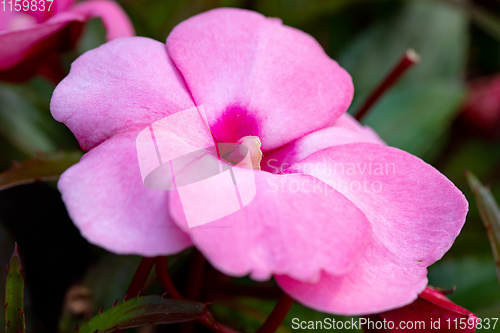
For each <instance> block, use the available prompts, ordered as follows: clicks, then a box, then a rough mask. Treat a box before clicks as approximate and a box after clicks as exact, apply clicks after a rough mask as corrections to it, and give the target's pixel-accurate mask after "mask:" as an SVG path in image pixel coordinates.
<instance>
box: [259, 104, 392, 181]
mask: <svg viewBox="0 0 500 333" xmlns="http://www.w3.org/2000/svg"><path fill="white" fill-rule="evenodd" d="M356 142H371V143H377V144H381V145H385V143H384V142H383V141H382V139H380V137H379V136H378V135H377V134H376V133H375V132H374V131H373V130H372V129H371V128H369V127H366V126H361V125H360V124H359V123H358V122H357V121H356V120H355V119H354V118H352V116H351V115H349V114H347V113H344V114H343V115H342V116H340V118H339V119H337V121H336V122H335V124H334V125H332V126H330V127H326V128H323V129H320V130H318V131H315V132H313V133H311V134H308V135H306V136H303V137H301V138H299V139H297V140H295V141H293V142H290V143H289V144H287V145H285V146H283V147H280V148H278V149H275V150H272V151H270V152H269V153H267V154H265V155H264V159H263V162H262V169H263V170H266V171H269V172H272V173H282V172H283V171H284V170H285V169H286V168H288V167H289V166H291V165H292V164H294V163H296V162H299V161H301V160H303V159H304V158H306V157H307V156H309V155H311V154H313V153H316V152H318V151H320V150H323V149H327V148H330V147H333V146H339V145H345V144H348V143H356Z"/></svg>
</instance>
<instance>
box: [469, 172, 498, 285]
mask: <svg viewBox="0 0 500 333" xmlns="http://www.w3.org/2000/svg"><path fill="white" fill-rule="evenodd" d="M466 177H467V181H468V182H469V186H470V188H471V189H472V191H473V192H474V196H475V197H476V204H477V207H478V210H479V214H480V215H481V220H482V221H483V224H484V227H485V228H486V232H487V234H488V239H489V241H490V245H491V249H492V251H493V257H494V258H495V262H496V265H497V276H498V281H499V282H500V208H499V207H498V204H497V203H496V201H495V198H494V197H493V195H492V194H491V191H490V190H489V189H488V188H486V187H484V186H483V184H481V182H480V181H479V180H478V179H477V178H476V176H474V175H473V174H472V173H471V172H466Z"/></svg>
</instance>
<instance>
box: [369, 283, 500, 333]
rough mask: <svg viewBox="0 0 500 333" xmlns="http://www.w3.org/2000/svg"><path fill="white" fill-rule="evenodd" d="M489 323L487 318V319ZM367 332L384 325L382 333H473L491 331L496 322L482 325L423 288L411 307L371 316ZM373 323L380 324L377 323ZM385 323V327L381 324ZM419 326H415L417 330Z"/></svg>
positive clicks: (469, 313)
mask: <svg viewBox="0 0 500 333" xmlns="http://www.w3.org/2000/svg"><path fill="white" fill-rule="evenodd" d="M488 320H489V319H488ZM367 321H368V324H367V325H366V326H365V329H366V332H381V330H377V325H378V327H380V325H385V328H386V330H385V331H384V332H390V333H399V332H401V333H402V332H466V333H472V332H474V331H475V330H476V326H477V327H478V328H479V327H483V326H484V327H485V328H486V325H488V326H489V327H490V328H492V326H493V325H494V324H495V322H490V323H487V322H486V321H485V322H484V323H483V326H481V324H480V323H481V321H480V320H479V319H478V318H477V317H476V316H475V315H474V314H473V313H472V312H470V311H468V310H466V309H464V308H462V307H460V306H458V305H456V304H455V303H453V302H452V301H450V300H449V299H448V298H447V297H446V296H444V295H443V294H442V293H440V292H439V291H437V290H435V289H433V288H429V287H427V288H425V290H424V291H423V292H422V293H421V294H420V295H419V296H418V298H417V300H416V301H415V302H413V303H412V304H410V305H407V306H405V307H402V308H400V309H395V310H391V311H387V312H384V313H381V314H378V315H374V316H370V317H369V318H368V320H367ZM375 321H381V322H379V323H378V324H377V323H375ZM384 321H385V324H384ZM417 325H418V327H417Z"/></svg>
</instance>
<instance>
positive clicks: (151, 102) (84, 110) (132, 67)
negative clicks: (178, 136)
mask: <svg viewBox="0 0 500 333" xmlns="http://www.w3.org/2000/svg"><path fill="white" fill-rule="evenodd" d="M192 107H194V104H193V102H192V100H191V97H190V95H189V92H188V91H187V89H186V87H185V84H184V82H183V79H182V77H181V76H180V75H179V73H178V71H177V69H176V68H175V66H174V65H173V64H172V62H171V60H170V58H169V57H168V54H167V52H166V47H165V45H164V44H162V43H159V42H157V41H154V40H152V39H148V38H143V37H130V38H120V39H116V40H113V41H111V42H109V43H106V44H104V45H102V46H100V47H98V48H97V49H94V50H91V51H89V52H87V53H85V54H84V55H82V56H81V57H79V58H78V59H77V60H76V61H75V62H74V63H73V65H72V67H71V71H70V73H69V75H68V76H67V77H66V78H65V79H64V80H63V81H62V82H61V83H60V84H59V85H58V86H57V87H56V90H55V91H54V94H53V96H52V101H51V111H52V115H53V116H54V118H55V119H56V120H58V121H61V122H63V123H65V124H66V125H67V126H68V127H69V128H70V129H71V131H72V132H73V134H75V136H76V138H77V139H78V141H79V142H80V145H81V146H82V148H83V149H85V150H88V149H90V148H92V147H94V146H96V145H97V144H99V143H101V142H103V141H104V140H106V139H107V138H109V137H111V136H113V135H114V134H116V133H117V132H120V131H123V130H125V129H130V128H135V129H139V128H143V127H145V125H148V124H151V123H153V122H155V121H157V120H160V119H162V118H164V117H166V116H168V115H170V114H173V113H176V112H178V111H182V110H185V109H189V108H192Z"/></svg>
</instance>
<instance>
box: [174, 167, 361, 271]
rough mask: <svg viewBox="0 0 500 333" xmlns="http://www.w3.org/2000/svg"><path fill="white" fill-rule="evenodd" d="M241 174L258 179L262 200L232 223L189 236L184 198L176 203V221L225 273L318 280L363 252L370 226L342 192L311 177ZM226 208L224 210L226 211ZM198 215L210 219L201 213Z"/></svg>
mask: <svg viewBox="0 0 500 333" xmlns="http://www.w3.org/2000/svg"><path fill="white" fill-rule="evenodd" d="M234 169H237V168H234ZM238 172H241V173H243V174H244V177H241V178H244V179H247V180H248V179H253V177H255V183H256V189H257V191H256V192H257V195H256V196H255V198H254V199H253V201H251V202H250V203H249V204H248V205H247V206H245V207H244V208H242V209H240V210H238V211H237V212H235V213H233V214H231V215H229V216H226V217H224V218H221V219H219V220H217V221H214V222H211V223H209V224H205V225H201V226H198V227H195V228H190V229H188V228H187V226H186V222H185V220H184V216H183V211H182V207H181V205H180V203H179V199H178V198H173V200H172V201H171V205H172V214H173V216H174V218H175V220H176V221H177V222H178V224H179V225H180V226H182V227H183V229H184V230H185V232H187V233H188V234H189V235H190V236H191V238H192V240H193V242H194V244H195V245H196V247H197V248H198V249H200V251H201V252H203V254H204V255H205V257H206V258H207V259H208V260H209V261H210V263H211V264H212V265H214V266H215V267H216V268H217V269H218V270H220V271H222V272H223V273H225V274H228V275H232V276H243V275H246V274H250V275H251V277H252V278H254V279H256V280H265V279H268V278H270V277H271V275H273V274H287V275H290V276H293V277H295V278H296V279H300V280H315V279H317V278H318V277H319V274H320V272H321V271H322V270H324V271H327V272H331V273H332V274H342V273H345V272H347V271H349V270H350V269H351V268H352V266H353V264H354V263H355V262H356V261H357V260H358V258H359V257H360V255H361V254H362V253H363V252H364V249H365V246H366V244H367V242H368V241H369V238H370V234H371V231H370V226H369V224H368V223H367V221H366V218H365V217H364V215H363V214H362V213H361V212H360V211H359V210H358V209H357V208H356V207H355V206H354V205H352V203H351V202H349V201H348V200H346V198H345V197H344V196H342V195H341V194H340V193H338V192H336V191H333V189H332V188H330V187H328V186H326V185H325V184H324V183H322V182H319V181H318V180H317V179H314V178H313V177H310V176H306V175H298V174H294V175H282V176H276V175H272V174H270V173H268V172H262V171H258V170H249V169H240V168H238ZM252 174H253V175H252ZM238 186H240V183H238ZM299 187H300V188H302V189H303V191H298V189H299ZM282 189H284V190H282ZM200 192H206V193H211V195H213V196H218V195H219V194H220V193H219V186H211V184H207V188H206V189H203V187H200ZM196 199H197V202H201V199H200V198H196ZM227 204H228V201H227V200H224V201H222V202H220V203H219V205H221V206H220V208H221V209H222V208H223V206H224V205H227ZM197 214H199V215H201V216H203V215H204V214H207V212H206V211H205V210H201V209H200V210H198V211H197Z"/></svg>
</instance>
